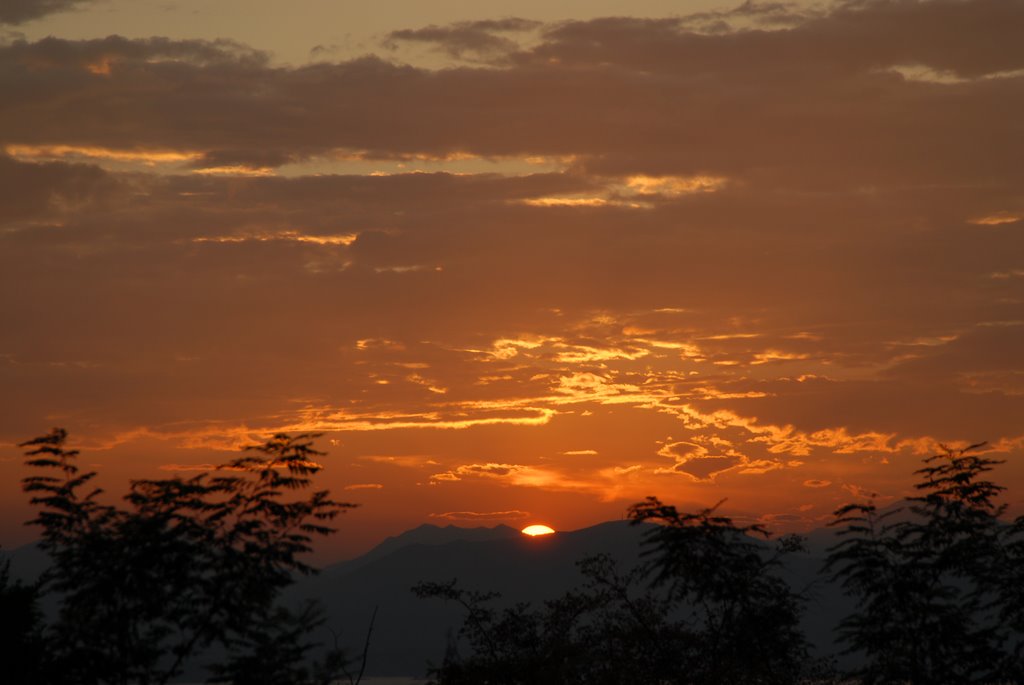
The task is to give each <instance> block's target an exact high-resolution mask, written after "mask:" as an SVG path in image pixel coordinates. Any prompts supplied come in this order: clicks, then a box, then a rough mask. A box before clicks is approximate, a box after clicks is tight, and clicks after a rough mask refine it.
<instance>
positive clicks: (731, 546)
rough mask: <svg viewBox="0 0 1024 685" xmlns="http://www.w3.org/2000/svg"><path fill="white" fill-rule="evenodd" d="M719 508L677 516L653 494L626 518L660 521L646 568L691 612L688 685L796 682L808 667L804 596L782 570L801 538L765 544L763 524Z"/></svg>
mask: <svg viewBox="0 0 1024 685" xmlns="http://www.w3.org/2000/svg"><path fill="white" fill-rule="evenodd" d="M716 508H717V507H715V508H711V509H705V510H703V511H700V512H697V513H680V512H679V511H677V510H676V508H675V507H674V506H671V505H666V504H663V503H662V502H661V501H659V500H658V499H657V498H654V497H648V498H647V500H646V501H644V502H642V503H639V504H634V505H633V506H632V507H630V508H629V513H628V515H629V518H630V519H631V520H632V521H633V522H634V523H640V522H644V521H648V522H651V521H653V522H655V523H657V524H659V525H657V526H655V527H652V528H650V529H649V530H648V532H647V534H646V542H647V549H646V550H645V556H647V557H648V559H649V561H648V563H647V564H646V566H645V569H646V571H647V573H648V574H650V576H651V577H652V579H653V584H654V585H655V587H658V586H663V587H666V588H667V589H668V591H669V597H670V598H671V599H672V600H673V601H674V602H675V603H676V604H678V605H680V606H682V607H685V608H686V610H687V611H688V613H689V616H688V619H687V621H686V622H685V624H684V625H685V632H686V635H687V638H688V639H687V642H688V643H689V644H690V645H691V647H690V651H691V654H690V658H689V659H688V660H687V663H686V670H687V676H686V677H687V679H686V681H685V682H687V683H694V684H705V683H706V684H708V685H712V684H715V683H727V682H743V683H750V684H751V685H753V684H756V683H766V684H767V683H779V684H780V685H781V684H783V683H794V682H796V681H797V680H799V679H800V677H801V675H802V674H803V673H804V672H805V668H806V666H807V664H808V662H809V659H808V656H807V646H806V640H805V639H804V636H803V634H802V633H801V631H800V626H799V624H800V613H801V608H802V598H801V597H799V596H798V595H797V594H796V593H795V592H794V591H793V590H792V589H791V588H790V586H789V584H788V583H787V582H786V581H785V580H784V579H782V578H781V577H780V576H779V575H778V570H779V568H780V566H781V559H782V556H783V555H785V554H787V553H791V552H795V551H798V550H800V549H802V543H801V540H800V538H798V537H797V536H786V537H783V538H782V539H781V540H780V541H779V543H778V544H777V545H769V544H766V542H767V540H768V539H769V538H770V537H771V534H770V533H769V532H768V531H767V530H765V529H764V528H763V527H762V526H759V525H751V526H737V525H735V524H734V523H733V522H732V520H731V519H729V518H728V517H725V516H718V515H715V509H716ZM754 536H757V537H754ZM758 537H759V538H761V540H758V539H757V538H758Z"/></svg>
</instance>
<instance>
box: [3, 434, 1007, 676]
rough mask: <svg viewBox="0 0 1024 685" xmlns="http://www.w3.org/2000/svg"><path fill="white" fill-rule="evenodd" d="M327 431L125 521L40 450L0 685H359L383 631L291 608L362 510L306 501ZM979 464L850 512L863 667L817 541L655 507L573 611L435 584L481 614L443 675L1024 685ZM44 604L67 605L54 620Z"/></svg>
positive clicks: (637, 519)
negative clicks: (32, 571)
mask: <svg viewBox="0 0 1024 685" xmlns="http://www.w3.org/2000/svg"><path fill="white" fill-rule="evenodd" d="M315 437H316V436H314V435H299V436H296V437H289V436H287V435H278V436H275V437H274V438H273V439H272V440H270V441H269V442H267V443H265V444H263V445H259V446H256V447H253V448H250V449H249V450H248V451H247V452H246V453H245V454H244V455H243V456H242V457H241V458H239V459H236V460H234V461H232V462H230V463H229V464H225V465H224V466H222V467H221V469H219V470H217V471H215V472H212V473H208V474H202V475H200V476H196V477H194V478H188V479H183V478H170V479H163V480H144V481H135V482H133V483H132V485H131V488H130V491H129V493H128V494H127V495H126V496H125V497H124V503H123V504H122V505H120V506H114V505H111V504H104V503H101V500H100V497H99V494H100V493H99V492H98V491H96V490H94V489H92V488H91V486H90V480H91V479H92V478H93V477H94V475H95V474H92V473H80V472H79V470H78V468H77V466H76V464H75V458H76V453H75V452H74V451H69V450H66V449H65V447H64V444H65V439H66V435H65V433H64V432H63V431H61V430H54V431H53V432H52V433H51V434H49V435H47V436H44V437H41V438H37V439H35V440H32V441H30V442H28V443H25V445H24V446H25V447H26V448H27V449H28V452H27V464H28V465H29V466H31V467H32V468H33V469H34V473H35V474H36V475H33V476H32V477H30V478H27V479H26V480H25V481H24V485H25V489H26V490H27V491H28V492H29V493H30V494H31V495H32V498H33V499H32V502H33V503H34V504H35V505H36V506H37V508H38V514H37V516H36V518H35V519H34V520H33V521H32V523H34V524H36V525H38V526H40V527H41V528H42V531H43V535H42V542H41V546H42V547H43V548H44V549H45V550H46V551H47V552H48V554H49V555H50V557H51V558H52V560H53V565H52V567H51V569H50V570H49V571H48V572H47V573H46V574H45V575H44V576H43V577H42V578H41V579H40V580H39V581H38V582H37V583H35V584H32V585H26V584H22V583H18V582H13V581H12V580H11V579H10V578H9V574H8V573H7V569H6V568H4V567H2V565H0V631H2V633H0V669H2V671H0V681H2V682H4V683H11V684H12V685H19V684H22V683H24V684H32V685H50V684H57V683H61V684H65V683H66V684H68V685H78V684H82V685H84V684H87V683H117V684H121V683H124V684H127V683H167V682H174V681H175V679H179V678H180V677H181V675H182V673H184V672H185V669H186V666H189V665H190V664H191V665H194V664H195V663H201V664H203V665H204V666H205V667H206V670H207V673H208V676H209V682H218V683H238V684H240V685H242V684H249V683H252V684H254V685H259V684H261V683H268V684H269V683H296V684H298V683H325V684H326V683H330V682H338V681H340V682H346V683H351V684H354V683H357V682H359V680H360V679H361V677H362V673H363V670H364V669H365V665H366V654H367V651H366V645H367V643H368V642H369V637H370V636H369V635H367V636H366V641H365V642H364V641H363V640H360V642H361V643H362V644H360V645H358V647H357V648H356V649H355V650H354V651H352V652H346V651H345V650H343V649H342V648H341V647H339V645H338V644H337V642H338V641H337V640H336V639H335V640H332V641H331V644H326V645H324V644H317V643H316V641H315V640H313V638H312V635H313V634H314V632H313V631H314V629H315V628H317V627H318V626H319V625H320V624H321V622H322V618H321V614H320V613H319V612H318V610H317V608H316V607H315V606H313V605H305V606H302V607H298V608H296V607H289V606H286V605H285V603H284V602H283V601H282V600H281V592H282V590H284V589H285V588H286V587H287V586H288V585H290V584H291V583H292V582H293V581H294V580H295V577H296V575H297V574H303V573H310V572H312V569H311V568H309V567H308V566H307V565H305V564H303V563H302V562H301V561H300V560H299V556H300V555H301V554H302V553H304V552H307V551H309V549H310V545H311V543H312V541H313V539H314V537H317V536H323V535H327V534H329V533H331V532H332V528H331V527H330V525H329V524H330V521H331V519H333V518H334V517H336V516H337V515H338V514H339V513H341V512H343V511H345V510H346V509H347V508H350V507H352V506H354V505H352V504H349V503H343V502H335V501H333V500H331V499H330V495H329V493H327V492H326V491H314V492H312V494H309V492H308V489H309V488H310V486H311V485H312V482H311V481H312V477H313V476H314V475H315V474H316V473H317V471H318V470H319V469H320V466H319V464H317V463H316V461H315V459H316V457H317V456H318V455H319V453H318V452H316V451H315V450H314V449H313V447H312V444H313V443H312V440H313V438H315ZM981 447H982V446H981V445H975V446H972V447H969V448H966V449H963V450H944V452H943V453H942V454H940V455H937V456H934V457H931V458H929V459H927V460H925V464H924V467H923V468H922V469H920V470H919V471H917V475H918V476H920V481H919V482H918V484H917V486H916V487H917V489H918V493H919V494H918V495H917V496H916V497H913V498H911V499H910V500H909V501H908V502H907V503H906V505H905V506H902V507H894V508H889V509H886V510H884V511H879V510H878V509H876V507H875V506H874V505H873V504H870V503H860V504H850V505H847V506H845V507H842V508H840V509H839V510H838V511H837V512H836V514H835V520H834V521H833V523H832V525H833V526H834V527H835V528H836V531H837V538H836V543H835V544H834V545H833V546H832V547H831V548H830V550H829V554H828V560H827V563H826V565H825V567H824V568H823V569H822V570H821V574H822V578H827V579H829V580H830V581H831V582H835V583H838V584H839V585H840V586H841V587H842V588H843V590H844V592H845V593H846V594H847V595H849V596H850V597H851V598H853V599H854V600H855V605H856V609H855V610H854V611H853V612H852V613H851V614H850V615H848V616H846V617H845V619H844V620H843V621H842V622H841V623H840V625H839V626H838V634H837V639H838V640H839V641H840V642H841V644H842V645H843V646H844V647H845V649H846V650H847V653H848V654H850V655H852V656H855V657H856V659H855V662H856V663H857V664H859V666H857V667H856V668H853V669H847V670H848V672H841V671H840V669H839V668H838V667H837V666H836V664H835V663H833V662H831V661H827V660H820V659H813V658H811V656H810V654H809V647H808V641H807V638H806V636H805V635H804V634H803V633H802V630H801V616H802V613H803V611H804V606H805V603H806V600H807V592H808V591H809V590H810V588H797V587H793V584H792V583H791V582H790V581H789V580H787V579H786V577H785V563H786V558H787V556H790V555H793V554H798V553H799V552H800V551H801V547H802V540H801V539H800V538H799V537H796V536H785V537H782V538H780V539H778V540H774V539H772V536H771V534H770V533H769V532H768V531H766V530H765V529H763V528H762V527H760V526H757V525H753V526H739V525H737V524H735V523H734V522H733V521H732V520H730V519H729V518H727V517H724V516H721V515H718V514H717V513H716V511H715V509H709V510H705V511H701V512H697V513H684V512H680V511H678V510H677V509H676V508H675V507H673V506H671V505H667V504H664V503H662V502H661V501H659V500H658V499H656V498H653V497H652V498H648V499H647V500H646V501H644V502H641V503H638V504H635V505H633V506H632V507H630V508H629V511H628V516H629V518H630V520H631V521H632V522H634V523H636V524H642V523H654V524H657V525H654V526H649V527H648V529H647V533H646V537H645V547H644V552H643V555H642V556H641V558H640V559H638V560H637V563H636V564H635V565H634V566H633V567H631V568H621V567H619V565H618V564H616V562H615V561H613V559H612V558H611V557H609V556H595V557H589V558H586V559H583V560H581V561H580V562H579V568H580V571H581V572H582V575H583V578H584V582H583V584H582V585H580V586H579V587H577V588H575V589H573V590H572V591H570V592H567V593H566V594H564V595H563V596H561V597H558V598H557V599H554V600H551V601H548V602H545V603H543V604H541V605H529V604H517V605H513V606H507V605H501V604H500V602H499V598H498V597H497V595H496V594H494V593H488V592H480V591H477V590H475V589H467V588H463V587H460V586H459V584H458V582H457V581H456V580H452V581H450V582H441V583H438V582H425V583H421V584H419V585H418V586H416V587H415V588H414V592H416V593H417V594H418V595H419V596H421V597H424V598H438V599H442V600H445V601H449V602H455V603H457V604H459V605H461V606H462V607H463V608H464V610H465V620H464V623H463V625H462V627H461V629H460V630H459V632H458V634H457V635H453V636H452V637H451V639H450V640H449V646H448V649H447V651H446V653H444V654H439V655H438V664H439V665H436V666H432V667H430V669H429V676H430V677H431V679H432V680H433V682H435V683H437V684H438V685H484V684H491V685H547V684H550V685H561V684H574V683H579V684H583V683H594V684H597V685H603V684H607V685H632V684H635V685H676V684H678V685H733V684H737V685H760V684H764V685H774V684H778V685H786V684H796V683H850V684H854V683H857V684H864V685H874V684H878V685H882V684H886V685H888V684H897V683H910V684H913V685H961V684H965V685H966V684H971V683H979V684H993V685H994V684H997V683H998V684H1009V683H1024V668H1022V664H1024V517H1021V518H1018V519H1016V520H1015V521H1013V522H1008V521H1005V520H1003V518H1002V514H1003V513H1004V508H1005V507H1004V506H1003V505H1001V504H999V502H998V500H999V496H1000V493H1001V491H1002V490H1003V488H1002V487H1001V486H999V485H996V484H995V483H993V482H991V481H989V480H987V474H988V472H989V471H990V470H991V469H992V468H993V466H995V465H996V464H997V463H998V462H997V461H994V460H992V459H988V458H985V457H984V456H981V455H982V454H983V453H982V452H981V451H980V449H979V448H981ZM42 602H47V603H49V604H50V605H53V606H56V607H57V608H56V611H55V612H54V613H53V618H52V619H49V620H47V619H44V618H43V612H42V610H41V609H40V604H41V603H42ZM371 627H372V626H371ZM211 655H213V656H211ZM425 668H426V666H425Z"/></svg>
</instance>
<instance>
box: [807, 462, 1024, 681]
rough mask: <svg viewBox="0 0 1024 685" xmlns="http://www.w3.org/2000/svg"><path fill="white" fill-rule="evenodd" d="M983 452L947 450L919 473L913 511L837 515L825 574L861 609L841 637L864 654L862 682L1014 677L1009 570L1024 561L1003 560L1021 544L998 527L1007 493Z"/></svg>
mask: <svg viewBox="0 0 1024 685" xmlns="http://www.w3.org/2000/svg"><path fill="white" fill-rule="evenodd" d="M983 445H984V443H982V444H978V445H971V446H970V447H967V448H964V449H959V450H952V449H948V448H944V452H943V453H942V454H938V455H935V456H933V457H930V458H929V459H926V460H925V464H926V466H925V467H924V468H922V469H920V470H918V471H916V474H918V475H920V476H921V477H922V479H921V482H919V483H918V484H917V485H916V488H917V489H918V490H919V491H921V492H922V493H923V494H921V495H919V496H917V497H912V498H910V505H909V507H907V508H903V507H899V508H895V509H891V510H889V511H887V512H884V513H880V512H879V511H878V510H877V509H876V507H875V506H874V504H850V505H847V506H844V507H842V508H840V509H839V510H837V511H836V513H835V516H836V518H835V520H834V522H833V523H832V525H834V526H842V527H843V528H842V530H840V532H839V535H840V536H841V537H842V538H843V539H842V540H841V541H840V542H839V543H837V544H836V545H834V546H833V547H832V548H831V549H830V550H829V557H828V563H827V566H826V569H827V570H828V571H830V572H831V574H832V577H833V579H834V580H835V581H837V582H839V583H841V585H842V587H843V589H844V590H845V592H846V593H847V594H849V595H850V596H852V597H854V598H856V599H857V602H858V609H857V611H855V612H854V613H853V614H851V615H850V616H848V617H846V618H845V619H844V620H843V622H842V623H841V625H840V638H841V640H843V641H845V642H846V643H847V645H848V651H849V652H854V653H858V654H860V655H862V656H863V657H864V659H865V665H864V667H863V668H862V669H860V671H859V674H858V675H859V677H860V678H861V679H862V680H863V682H865V683H869V684H870V683H893V682H905V683H911V684H912V685H944V684H947V683H948V684H949V685H953V684H963V683H991V682H1002V681H1003V680H1004V679H1006V680H1009V678H1010V677H1012V673H1010V670H1011V669H1010V663H1009V662H1008V661H1007V659H1006V658H1005V657H1004V655H1005V644H1006V642H1007V641H1008V640H1009V639H1010V634H1009V632H1008V630H1007V628H1012V627H1013V623H1014V620H1015V618H1019V612H1020V610H1019V609H1017V614H1016V615H1014V610H1013V609H1011V607H1020V603H1019V601H1020V600H1019V597H1017V598H1014V597H1010V596H1008V593H1014V594H1015V593H1019V592H1020V591H1019V589H1018V586H1017V585H1016V582H1017V581H1015V580H1014V579H1012V578H1010V577H1009V573H1012V572H1016V573H1018V574H1019V564H1014V563H1007V562H1008V554H1010V555H1013V554H1019V551H1015V550H1016V549H1019V545H1020V543H1013V542H1012V540H1013V530H1012V529H1007V527H1006V526H1005V525H1004V524H1002V523H1000V521H999V516H1000V514H1002V513H1003V511H1004V508H1005V507H1003V506H1000V505H997V504H996V498H997V497H998V495H999V493H1000V492H1001V491H1002V490H1003V488H1002V487H1001V486H998V485H996V484H994V483H992V482H991V481H989V480H987V479H985V478H984V474H986V473H987V472H989V471H991V470H992V468H993V467H994V466H995V465H997V464H998V463H1000V462H998V461H995V460H992V459H987V458H984V457H980V456H977V455H975V454H973V452H974V451H976V450H978V449H979V448H981V447H982V446H983ZM1011 543H1012V544H1011ZM1013 545H1017V547H1013ZM1018 559H1019V557H1018ZM1001 614H1002V615H1001ZM1018 629H1019V624H1018ZM1018 663H1019V659H1018Z"/></svg>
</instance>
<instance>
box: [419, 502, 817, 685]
mask: <svg viewBox="0 0 1024 685" xmlns="http://www.w3.org/2000/svg"><path fill="white" fill-rule="evenodd" d="M628 515H629V518H630V519H631V520H632V522H633V523H635V524H641V523H644V522H656V523H657V524H658V525H655V526H650V527H649V528H648V530H647V533H646V535H645V546H646V550H645V553H644V556H645V557H646V558H645V560H644V561H643V562H642V563H639V564H637V565H636V566H635V567H634V568H632V569H630V570H628V571H626V572H622V571H620V570H619V569H618V567H617V566H616V564H615V563H614V562H613V561H612V560H611V559H610V558H609V557H607V556H605V555H598V556H595V557H589V558H586V559H584V560H582V561H580V562H579V563H578V566H579V568H580V571H581V573H582V575H583V577H584V582H583V584H582V585H581V586H580V587H578V588H576V589H574V590H571V591H569V592H567V593H566V594H564V595H563V596H562V597H559V598H557V599H555V600H551V601H548V602H545V603H544V604H543V605H541V606H539V607H534V606H530V605H528V604H517V605H514V606H511V607H506V608H504V609H502V610H498V609H496V608H494V607H493V605H492V602H493V601H494V600H497V599H498V595H496V594H495V593H477V592H472V591H467V590H464V589H461V588H459V587H458V584H457V581H454V580H453V581H450V582H446V583H421V584H420V585H417V586H416V587H415V588H413V591H414V592H416V593H417V594H418V595H419V596H420V597H433V598H439V599H444V600H447V601H453V602H456V603H458V604H460V605H462V607H463V608H464V609H465V611H466V619H465V621H464V623H463V625H462V628H461V630H460V632H459V636H458V637H459V639H458V640H457V641H455V642H453V643H452V644H451V645H450V647H449V650H448V653H447V654H446V655H445V658H444V661H443V662H442V664H441V666H440V667H438V668H435V669H433V670H432V671H431V676H432V677H433V678H434V682H435V683H437V684H438V685H464V684H466V685H468V684H470V683H474V684H475V683H481V684H483V683H488V684H490V685H538V684H548V683H550V684H552V685H555V684H563V683H595V684H598V685H601V684H607V685H653V684H658V685H672V684H678V685H684V684H685V685H719V684H722V683H744V684H747V685H758V684H761V683H764V684H773V685H774V684H778V685H792V684H793V683H796V682H798V681H799V680H800V679H801V678H803V677H804V676H805V675H808V674H809V666H810V664H809V660H808V659H807V650H806V647H805V640H804V638H803V635H802V634H801V632H800V630H799V618H800V608H801V600H800V598H799V597H798V596H797V595H796V594H795V593H794V592H793V591H792V590H791V589H790V588H789V586H788V585H787V584H786V582H785V581H784V580H783V579H782V578H781V577H780V576H778V575H777V574H776V573H775V571H776V569H777V568H778V566H779V564H780V558H781V555H782V554H784V553H786V552H790V551H793V550H795V549H797V547H798V544H797V540H796V539H795V538H785V539H784V540H783V541H782V542H781V544H780V545H778V546H774V545H771V544H768V543H766V542H764V541H758V540H756V539H755V538H753V537H751V535H750V534H751V533H754V534H758V535H761V536H762V537H764V538H767V537H768V533H767V532H766V531H764V530H763V529H761V528H760V527H758V526H750V527H738V526H736V525H734V524H733V522H732V521H731V520H730V519H728V518H726V517H722V516H716V515H714V509H708V510H704V511H701V512H698V513H696V514H683V513H680V512H678V511H677V510H676V508H675V507H672V506H669V505H665V504H662V503H661V502H660V501H659V500H658V499H656V498H653V497H652V498H648V499H647V500H646V501H645V502H642V503H639V504H636V505H634V506H632V507H630V509H629V514H628ZM463 650H467V652H468V653H466V654H465V655H464V654H463V653H462V651H463Z"/></svg>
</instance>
